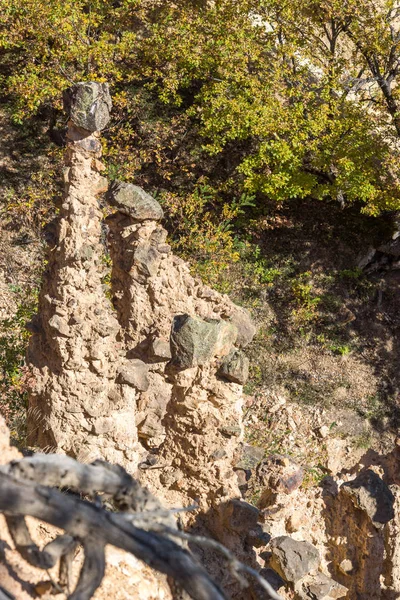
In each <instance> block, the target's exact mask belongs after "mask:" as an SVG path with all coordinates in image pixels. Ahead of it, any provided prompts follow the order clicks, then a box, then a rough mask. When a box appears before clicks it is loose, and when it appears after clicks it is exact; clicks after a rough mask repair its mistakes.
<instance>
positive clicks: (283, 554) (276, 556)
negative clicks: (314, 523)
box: [269, 535, 321, 583]
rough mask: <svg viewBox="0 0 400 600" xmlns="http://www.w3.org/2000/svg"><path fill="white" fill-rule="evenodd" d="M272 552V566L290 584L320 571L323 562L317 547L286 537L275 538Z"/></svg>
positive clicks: (271, 548) (271, 544)
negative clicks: (315, 571)
mask: <svg viewBox="0 0 400 600" xmlns="http://www.w3.org/2000/svg"><path fill="white" fill-rule="evenodd" d="M270 550H271V558H270V561H269V564H270V566H271V567H272V569H274V570H275V571H276V572H277V573H278V574H279V575H280V576H281V577H282V578H283V579H284V580H285V581H287V582H289V583H296V581H299V580H300V579H301V578H302V577H304V575H307V574H308V573H310V572H311V571H314V570H316V569H318V566H319V563H320V560H321V559H320V555H319V552H318V550H317V548H316V547H315V546H313V545H312V544H310V543H309V542H299V541H297V540H294V539H293V538H291V537H289V536H286V535H282V536H279V537H276V538H274V539H273V540H272V541H271V543H270Z"/></svg>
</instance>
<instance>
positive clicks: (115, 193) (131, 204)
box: [107, 181, 164, 221]
mask: <svg viewBox="0 0 400 600" xmlns="http://www.w3.org/2000/svg"><path fill="white" fill-rule="evenodd" d="M107 200H108V202H109V203H110V204H111V206H115V207H116V208H118V210H119V211H120V212H122V213H123V214H125V215H129V216H130V217H132V218H134V219H136V220H137V221H146V220H148V219H150V220H152V221H159V220H160V219H162V218H163V216H164V212H163V209H162V208H161V206H160V205H159V203H158V202H157V200H155V199H154V198H153V197H152V196H150V194H148V193H147V192H145V191H144V190H142V188H140V187H139V186H137V185H133V183H123V182H121V181H114V182H113V183H112V184H111V186H110V188H109V191H108V193H107Z"/></svg>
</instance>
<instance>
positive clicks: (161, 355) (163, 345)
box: [149, 337, 172, 362]
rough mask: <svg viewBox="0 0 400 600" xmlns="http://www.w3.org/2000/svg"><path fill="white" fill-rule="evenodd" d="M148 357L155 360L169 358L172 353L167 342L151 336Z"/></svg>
mask: <svg viewBox="0 0 400 600" xmlns="http://www.w3.org/2000/svg"><path fill="white" fill-rule="evenodd" d="M149 358H150V359H151V360H153V361H157V362H158V361H160V362H162V361H168V360H171V358H172V354H171V348H170V345H169V342H168V341H167V340H164V339H162V338H159V337H156V338H153V340H152V341H151V343H150V347H149Z"/></svg>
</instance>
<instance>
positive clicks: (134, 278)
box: [107, 183, 255, 500]
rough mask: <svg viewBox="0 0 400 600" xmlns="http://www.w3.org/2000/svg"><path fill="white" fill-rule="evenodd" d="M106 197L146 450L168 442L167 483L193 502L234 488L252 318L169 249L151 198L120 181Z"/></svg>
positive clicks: (164, 457) (116, 287) (163, 463)
mask: <svg viewBox="0 0 400 600" xmlns="http://www.w3.org/2000/svg"><path fill="white" fill-rule="evenodd" d="M108 199H109V202H110V204H112V205H113V206H116V207H117V208H118V211H117V212H116V213H115V214H113V215H111V216H110V217H108V218H107V224H108V226H109V229H110V249H111V257H112V263H113V271H112V291H113V297H114V299H115V307H116V310H117V315H118V320H119V322H120V323H121V326H122V328H123V331H124V336H125V338H124V339H125V345H126V351H127V356H129V358H130V359H133V358H135V359H136V360H137V362H138V370H139V369H141V370H142V372H145V370H146V369H147V379H148V385H147V386H146V389H143V388H142V389H141V390H140V393H139V398H138V413H137V426H138V433H139V437H140V439H141V440H142V441H143V442H144V443H145V444H146V446H147V447H148V448H149V449H152V448H155V447H158V446H159V445H160V443H161V442H162V441H163V443H162V446H161V450H160V455H159V457H158V463H159V465H160V467H163V468H162V471H160V472H161V475H160V481H161V484H162V487H163V488H164V489H166V490H168V489H173V490H176V491H177V492H179V493H180V494H183V496H184V497H185V498H187V497H188V496H189V497H190V498H192V499H196V500H200V499H204V500H206V499H207V500H209V499H210V495H211V496H215V495H219V496H221V497H222V496H225V495H227V496H232V495H237V494H238V488H237V480H236V477H235V475H234V473H233V471H232V466H231V465H232V460H233V454H234V452H235V449H236V447H237V445H238V439H239V438H240V436H241V431H242V424H241V411H242V407H241V398H242V385H241V384H243V383H245V380H246V377H247V373H248V363H247V359H246V358H245V357H244V355H243V353H242V351H241V350H240V348H241V347H243V346H245V345H246V344H248V343H249V342H250V340H251V339H252V337H253V335H254V333H255V328H254V325H253V324H252V322H251V320H250V318H249V316H248V314H247V313H246V312H245V311H244V310H243V309H241V308H239V307H237V306H235V305H234V304H233V303H232V302H231V301H230V300H229V299H228V298H227V297H226V296H222V295H221V294H218V293H217V292H215V291H213V290H211V289H210V288H207V287H205V286H204V285H203V284H202V283H201V281H200V280H198V279H195V278H194V277H192V275H191V274H190V271H189V267H188V265H187V264H185V263H184V261H182V260H181V259H179V258H177V257H176V256H174V255H173V254H172V252H171V248H170V247H169V245H168V244H166V243H165V241H166V237H167V232H166V231H165V229H164V228H163V227H162V226H161V225H160V223H159V220H160V219H161V217H162V210H161V208H160V206H159V205H158V203H157V202H155V200H153V199H152V198H151V197H150V196H148V195H147V194H145V193H144V192H143V190H140V188H137V187H136V186H133V185H131V184H123V183H119V184H114V185H113V186H111V188H110V191H109V193H108ZM140 361H142V362H141V363H140ZM139 363H140V365H139ZM164 438H165V439H164Z"/></svg>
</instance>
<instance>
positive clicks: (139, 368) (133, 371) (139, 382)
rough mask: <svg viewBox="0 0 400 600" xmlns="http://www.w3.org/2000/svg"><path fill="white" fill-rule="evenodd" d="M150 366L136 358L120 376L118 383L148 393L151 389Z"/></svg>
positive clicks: (125, 367)
mask: <svg viewBox="0 0 400 600" xmlns="http://www.w3.org/2000/svg"><path fill="white" fill-rule="evenodd" d="M148 371H149V368H148V366H147V365H146V364H145V363H144V362H143V361H142V360H139V359H138V358H134V359H132V360H130V361H129V363H127V364H126V365H125V366H124V367H123V369H121V371H120V372H119V374H118V377H117V381H118V383H125V384H126V385H129V386H131V387H133V388H135V389H136V390H138V391H139V392H146V391H147V390H148V389H149V386H150V382H149V380H148V377H147V375H148Z"/></svg>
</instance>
